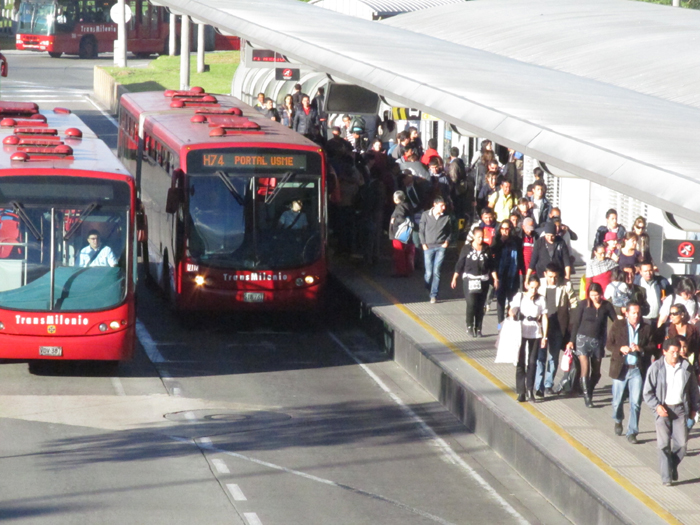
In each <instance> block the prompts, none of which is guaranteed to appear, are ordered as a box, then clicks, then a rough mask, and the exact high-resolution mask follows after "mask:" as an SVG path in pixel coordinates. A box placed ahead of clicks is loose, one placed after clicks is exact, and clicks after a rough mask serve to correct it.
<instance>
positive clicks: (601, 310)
mask: <svg viewBox="0 0 700 525" xmlns="http://www.w3.org/2000/svg"><path fill="white" fill-rule="evenodd" d="M608 319H610V320H611V321H613V322H615V321H617V314H616V313H615V308H613V305H612V304H610V303H609V302H608V301H606V300H605V299H604V298H603V289H602V288H601V286H600V284H598V283H593V284H591V286H590V287H589V288H588V298H587V299H586V300H584V301H581V302H580V303H579V304H578V307H577V308H576V312H575V313H574V324H573V329H572V330H571V341H569V343H568V344H567V345H566V347H567V348H570V349H571V350H574V349H575V350H576V356H577V357H578V360H579V363H580V365H581V392H582V393H583V398H584V402H585V403H586V406H587V407H588V408H592V407H593V389H594V388H595V386H596V385H597V384H598V381H599V380H600V365H601V360H602V359H603V356H604V355H605V340H606V339H607V334H606V330H607V322H608Z"/></svg>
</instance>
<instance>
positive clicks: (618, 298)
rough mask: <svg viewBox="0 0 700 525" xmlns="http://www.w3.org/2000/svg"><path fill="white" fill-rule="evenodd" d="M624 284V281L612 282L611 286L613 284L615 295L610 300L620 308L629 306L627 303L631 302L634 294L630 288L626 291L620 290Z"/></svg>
mask: <svg viewBox="0 0 700 525" xmlns="http://www.w3.org/2000/svg"><path fill="white" fill-rule="evenodd" d="M622 284H624V283H621V282H614V283H610V286H612V287H613V290H614V291H613V296H612V297H611V299H610V301H611V302H612V304H613V306H616V307H618V308H624V307H625V306H627V303H629V302H630V300H631V299H632V297H631V296H632V294H631V293H630V291H629V289H628V291H626V292H624V291H622V290H620V287H621V285H622Z"/></svg>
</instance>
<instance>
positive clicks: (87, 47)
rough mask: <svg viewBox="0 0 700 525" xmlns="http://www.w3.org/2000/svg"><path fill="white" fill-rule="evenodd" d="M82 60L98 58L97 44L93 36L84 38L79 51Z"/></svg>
mask: <svg viewBox="0 0 700 525" xmlns="http://www.w3.org/2000/svg"><path fill="white" fill-rule="evenodd" d="M78 56H79V57H80V58H97V42H96V41H95V37H93V36H84V37H83V39H82V40H81V41H80V49H79V51H78Z"/></svg>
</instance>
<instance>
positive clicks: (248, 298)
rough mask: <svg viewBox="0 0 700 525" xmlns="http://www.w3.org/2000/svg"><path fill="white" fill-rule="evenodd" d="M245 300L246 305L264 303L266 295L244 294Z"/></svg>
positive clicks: (257, 293)
mask: <svg viewBox="0 0 700 525" xmlns="http://www.w3.org/2000/svg"><path fill="white" fill-rule="evenodd" d="M243 300H244V301H245V302H246V303H262V302H263V301H264V300H265V294H264V293H259V292H248V293H244V294H243Z"/></svg>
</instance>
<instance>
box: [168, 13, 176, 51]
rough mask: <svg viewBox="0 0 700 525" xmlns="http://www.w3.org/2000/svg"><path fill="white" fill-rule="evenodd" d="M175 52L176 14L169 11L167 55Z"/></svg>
mask: <svg viewBox="0 0 700 525" xmlns="http://www.w3.org/2000/svg"><path fill="white" fill-rule="evenodd" d="M175 53H177V16H176V15H174V14H173V13H172V12H171V13H170V33H169V34H168V55H170V56H171V57H174V56H175Z"/></svg>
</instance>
